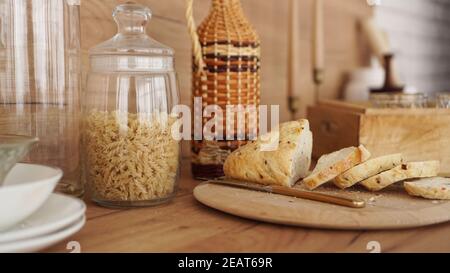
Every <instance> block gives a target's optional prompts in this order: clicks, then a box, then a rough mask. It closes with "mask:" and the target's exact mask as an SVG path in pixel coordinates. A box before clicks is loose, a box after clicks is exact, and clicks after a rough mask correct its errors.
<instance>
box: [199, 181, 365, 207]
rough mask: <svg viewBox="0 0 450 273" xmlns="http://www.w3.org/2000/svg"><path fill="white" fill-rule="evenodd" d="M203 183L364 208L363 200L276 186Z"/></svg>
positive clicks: (232, 182)
mask: <svg viewBox="0 0 450 273" xmlns="http://www.w3.org/2000/svg"><path fill="white" fill-rule="evenodd" d="M205 181H206V183H210V184H216V185H222V186H229V187H235V188H242V189H248V190H253V191H260V192H268V193H274V194H280V195H284V196H290V197H296V198H301V199H308V200H312V201H318V202H322V203H328V204H333V205H339V206H344V207H349V208H358V209H360V208H364V207H365V206H366V203H365V202H364V201H363V200H359V199H353V198H349V197H344V196H337V195H330V194H325V193H319V192H311V191H305V190H299V189H293V188H288V187H283V186H277V185H260V184H256V183H250V182H241V181H234V180H229V179H226V180H221V179H205Z"/></svg>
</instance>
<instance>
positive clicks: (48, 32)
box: [0, 0, 83, 196]
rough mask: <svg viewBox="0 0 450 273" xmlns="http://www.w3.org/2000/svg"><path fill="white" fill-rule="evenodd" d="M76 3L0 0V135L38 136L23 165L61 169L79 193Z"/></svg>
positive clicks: (67, 185) (63, 185)
mask: <svg viewBox="0 0 450 273" xmlns="http://www.w3.org/2000/svg"><path fill="white" fill-rule="evenodd" d="M79 92H80V0H0V134H20V135H30V136H37V137H39V139H40V142H39V144H38V145H37V146H36V148H35V149H33V151H32V152H31V153H30V155H29V156H28V158H27V159H26V161H27V162H32V163H38V164H46V165H53V166H57V167H60V168H62V169H63V171H64V178H63V179H62V180H61V182H60V184H59V186H58V187H57V190H59V191H62V192H64V193H68V194H72V195H77V196H79V195H82V193H83V186H82V184H81V179H80V173H81V172H80V156H79V154H80V132H79V117H80V103H79Z"/></svg>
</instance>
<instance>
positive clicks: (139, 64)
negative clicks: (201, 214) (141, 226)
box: [83, 3, 180, 207]
mask: <svg viewBox="0 0 450 273" xmlns="http://www.w3.org/2000/svg"><path fill="white" fill-rule="evenodd" d="M113 17H114V19H115V21H116V23H117V24H118V34H117V35H116V36H114V37H113V38H112V39H110V40H108V41H106V42H104V43H101V44H100V45H98V46H96V47H94V48H92V49H91V50H90V52H89V53H90V72H89V75H88V80H87V87H86V93H85V94H84V101H83V147H84V148H83V159H84V160H83V162H84V164H85V165H84V168H83V169H84V177H85V179H86V182H87V185H88V188H89V190H90V193H91V196H92V199H93V200H94V201H95V202H97V203H98V204H100V205H103V206H108V207H139V206H150V205H157V204H161V203H164V202H166V201H168V200H170V199H171V198H173V197H174V195H175V193H176V188H177V182H178V176H179V167H180V142H179V141H177V140H176V138H174V137H172V134H171V127H172V125H173V124H174V123H175V122H176V121H177V116H174V115H172V114H171V111H172V108H173V107H174V106H176V105H177V104H178V103H179V94H178V84H177V78H176V73H175V70H174V51H173V50H172V49H171V48H169V47H167V46H164V45H162V44H160V43H158V42H157V41H155V40H153V39H152V38H150V37H149V36H147V34H146V25H147V23H148V21H149V20H150V19H151V11H150V9H148V8H146V7H145V6H141V5H138V4H135V3H126V4H123V5H120V6H118V7H117V8H116V9H115V11H114V13H113Z"/></svg>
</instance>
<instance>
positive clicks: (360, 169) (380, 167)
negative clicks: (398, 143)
mask: <svg viewBox="0 0 450 273" xmlns="http://www.w3.org/2000/svg"><path fill="white" fill-rule="evenodd" d="M402 163H403V156H402V154H392V155H386V156H381V157H377V158H373V159H370V160H368V161H366V162H364V163H361V164H359V165H357V166H355V167H353V168H351V169H350V170H348V171H346V172H344V173H343V174H340V175H339V176H338V177H336V178H335V179H334V181H333V182H334V184H335V185H336V186H337V187H339V188H341V189H346V188H349V187H352V186H353V185H355V184H357V183H358V182H361V181H363V180H365V179H367V178H369V177H372V176H374V175H377V174H379V173H382V172H384V171H387V170H390V169H392V168H395V167H397V166H398V165H400V164H402Z"/></svg>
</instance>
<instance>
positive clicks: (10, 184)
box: [0, 164, 63, 231]
mask: <svg viewBox="0 0 450 273" xmlns="http://www.w3.org/2000/svg"><path fill="white" fill-rule="evenodd" d="M62 175H63V172H62V171H61V170H60V169H57V168H52V167H46V166H41V165H33V164H16V165H15V166H14V168H13V169H12V170H11V172H10V173H9V174H8V176H7V177H6V179H5V181H4V184H3V186H2V187H0V231H2V230H6V229H8V228H11V227H13V226H14V225H17V224H18V223H20V222H22V221H23V220H25V219H26V218H28V217H29V216H31V215H32V214H33V213H34V212H36V211H37V210H38V209H39V208H40V207H41V206H42V205H43V204H44V203H45V201H46V200H47V199H48V198H49V197H50V194H51V193H52V192H53V190H54V189H55V187H56V184H57V183H58V181H59V180H60V179H61V177H62Z"/></svg>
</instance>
